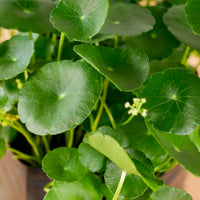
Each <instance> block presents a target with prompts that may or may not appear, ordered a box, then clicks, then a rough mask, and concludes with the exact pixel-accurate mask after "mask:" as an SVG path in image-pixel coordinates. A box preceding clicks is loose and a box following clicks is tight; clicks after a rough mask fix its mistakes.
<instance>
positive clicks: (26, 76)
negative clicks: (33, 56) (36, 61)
mask: <svg viewBox="0 0 200 200" xmlns="http://www.w3.org/2000/svg"><path fill="white" fill-rule="evenodd" d="M27 79H28V71H27V69H25V70H24V80H25V81H26V80H27Z"/></svg>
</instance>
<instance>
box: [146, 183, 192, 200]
mask: <svg viewBox="0 0 200 200" xmlns="http://www.w3.org/2000/svg"><path fill="white" fill-rule="evenodd" d="M166 197H167V200H177V199H180V200H192V197H191V196H190V195H189V194H187V192H185V191H184V190H182V189H180V188H173V187H172V186H169V185H168V186H164V187H160V188H159V189H158V190H157V191H155V192H153V193H152V194H151V195H150V198H149V200H166Z"/></svg>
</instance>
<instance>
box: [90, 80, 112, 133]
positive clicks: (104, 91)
mask: <svg viewBox="0 0 200 200" xmlns="http://www.w3.org/2000/svg"><path fill="white" fill-rule="evenodd" d="M108 85H109V80H108V79H105V81H104V89H103V95H102V99H103V102H105V100H106V96H107V92H108ZM103 107H104V106H103V103H102V102H101V104H100V107H99V110H98V113H97V116H96V119H95V121H94V124H93V127H92V131H96V129H97V127H98V124H99V121H100V119H101V115H102V113H103Z"/></svg>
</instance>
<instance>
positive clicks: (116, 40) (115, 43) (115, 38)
mask: <svg viewBox="0 0 200 200" xmlns="http://www.w3.org/2000/svg"><path fill="white" fill-rule="evenodd" d="M117 47H118V36H117V35H115V36H114V48H117Z"/></svg>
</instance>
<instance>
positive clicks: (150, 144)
mask: <svg viewBox="0 0 200 200" xmlns="http://www.w3.org/2000/svg"><path fill="white" fill-rule="evenodd" d="M120 129H121V130H123V131H124V132H125V135H126V136H127V137H128V139H129V141H130V146H131V147H132V148H133V149H137V150H139V151H142V152H143V153H144V154H145V155H146V156H147V158H149V159H150V160H151V162H152V164H153V167H154V168H155V167H158V166H159V165H161V164H162V163H163V162H165V161H166V159H168V154H167V153H166V152H165V151H164V150H163V149H162V148H161V146H160V145H159V144H158V143H157V141H156V140H155V139H154V137H153V136H152V135H151V133H149V131H148V129H147V127H146V125H145V122H144V119H143V118H142V117H135V118H134V119H133V120H132V121H131V122H129V123H128V124H127V125H125V126H122V127H120Z"/></svg>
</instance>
